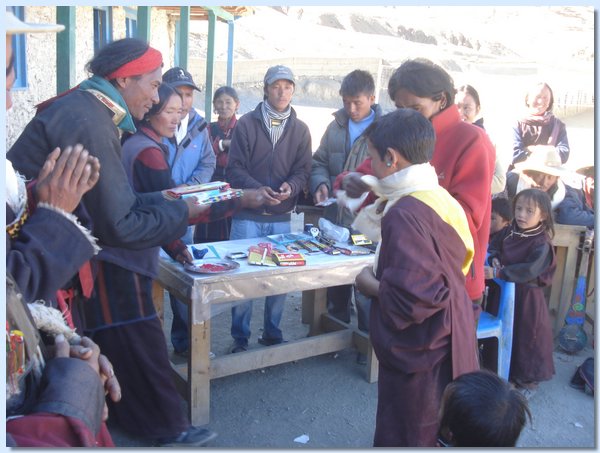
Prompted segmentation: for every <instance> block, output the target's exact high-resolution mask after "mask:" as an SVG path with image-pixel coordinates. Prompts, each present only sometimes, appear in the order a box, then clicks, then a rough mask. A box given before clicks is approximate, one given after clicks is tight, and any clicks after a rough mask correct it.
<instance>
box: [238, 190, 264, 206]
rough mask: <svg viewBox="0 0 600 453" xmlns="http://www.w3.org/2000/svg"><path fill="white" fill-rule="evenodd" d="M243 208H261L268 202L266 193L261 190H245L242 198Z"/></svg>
mask: <svg viewBox="0 0 600 453" xmlns="http://www.w3.org/2000/svg"><path fill="white" fill-rule="evenodd" d="M241 202H242V207H243V208H250V209H254V208H260V207H261V206H262V205H264V204H265V202H266V197H265V192H264V191H263V190H262V188H261V189H244V195H242V198H241Z"/></svg>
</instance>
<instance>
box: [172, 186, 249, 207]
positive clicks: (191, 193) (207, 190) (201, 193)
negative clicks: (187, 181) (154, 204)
mask: <svg viewBox="0 0 600 453" xmlns="http://www.w3.org/2000/svg"><path fill="white" fill-rule="evenodd" d="M243 193H244V191H243V190H241V189H232V188H231V187H230V186H229V183H226V182H222V181H213V182H208V183H204V184H196V185H193V186H183V187H174V188H173V189H168V190H165V191H164V192H163V194H164V196H165V198H167V199H171V200H176V199H181V198H187V197H194V198H195V199H196V203H198V204H201V205H202V204H211V203H217V202H219V201H224V200H230V199H232V198H239V197H241V196H242V195H243Z"/></svg>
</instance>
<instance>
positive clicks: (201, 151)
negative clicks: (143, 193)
mask: <svg viewBox="0 0 600 453" xmlns="http://www.w3.org/2000/svg"><path fill="white" fill-rule="evenodd" d="M163 82H164V83H167V84H169V85H171V86H172V87H173V88H175V90H176V91H177V92H178V93H179V94H180V95H181V97H182V98H183V111H182V114H181V123H180V124H179V126H178V128H177V132H176V133H175V137H173V138H171V139H164V142H165V143H166V144H167V145H168V147H169V165H170V166H171V168H172V171H171V176H172V177H173V181H174V182H175V184H177V185H181V184H188V185H192V184H202V183H205V182H209V181H210V179H211V178H212V175H213V173H214V171H215V165H216V157H215V153H214V152H213V150H212V146H211V143H210V138H209V136H208V128H207V123H206V121H205V120H204V118H202V116H200V114H199V113H198V112H197V111H196V109H195V108H194V107H193V103H194V91H200V88H198V87H197V86H196V84H195V83H194V79H193V78H192V75H191V74H190V73H189V72H188V71H186V70H185V69H183V68H179V67H175V68H171V69H169V70H168V71H167V72H165V73H164V74H163Z"/></svg>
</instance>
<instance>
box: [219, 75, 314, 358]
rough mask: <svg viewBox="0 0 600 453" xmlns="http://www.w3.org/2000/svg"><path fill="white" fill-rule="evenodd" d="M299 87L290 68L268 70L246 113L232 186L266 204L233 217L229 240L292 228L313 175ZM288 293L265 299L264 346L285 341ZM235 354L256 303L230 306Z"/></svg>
mask: <svg viewBox="0 0 600 453" xmlns="http://www.w3.org/2000/svg"><path fill="white" fill-rule="evenodd" d="M295 88H296V85H295V80H294V74H293V73H292V71H291V70H290V68H288V67H286V66H282V65H278V66H273V67H271V68H269V70H268V71H267V73H266V74H265V79H264V100H263V102H261V103H259V104H258V106H257V107H256V109H254V111H252V112H250V113H247V114H246V115H244V116H242V117H241V118H240V119H239V121H238V123H237V126H236V128H235V129H234V132H233V137H232V139H231V145H230V148H229V163H228V165H227V169H226V175H227V180H228V181H229V182H230V183H231V185H232V186H233V187H239V188H242V189H247V188H250V189H257V190H259V191H260V192H261V193H262V195H263V196H264V199H265V203H264V205H263V206H261V207H259V208H254V209H243V210H241V211H239V212H238V213H236V214H235V215H234V216H233V221H232V224H231V233H230V236H229V239H232V240H233V239H246V238H256V237H264V236H267V235H271V234H281V233H289V232H290V220H291V212H292V211H293V210H294V208H295V207H296V201H297V200H298V195H299V194H300V192H302V191H303V190H304V187H305V186H306V184H307V181H308V177H309V175H310V168H311V162H312V149H311V140H310V132H309V130H308V127H307V126H306V124H304V123H303V122H302V121H300V120H299V119H298V118H297V117H296V112H295V111H294V109H293V108H292V107H291V102H292V96H293V94H294V91H295ZM285 297H286V295H285V294H279V295H276V296H268V297H267V298H266V300H265V317H264V319H265V321H264V331H263V335H262V337H260V338H259V339H258V342H259V343H260V344H262V345H265V346H271V345H274V344H279V343H282V342H283V341H284V340H283V335H282V332H281V329H279V322H280V321H281V315H282V313H283V305H284V301H285ZM231 312H232V325H231V335H232V337H233V339H234V344H233V346H232V347H231V352H234V353H235V352H241V351H245V350H246V349H247V348H248V339H249V338H250V317H251V316H252V301H251V300H250V301H245V302H243V303H241V304H238V305H236V306H235V307H233V308H232V309H231Z"/></svg>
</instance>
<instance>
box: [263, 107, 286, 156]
mask: <svg viewBox="0 0 600 453" xmlns="http://www.w3.org/2000/svg"><path fill="white" fill-rule="evenodd" d="M261 112H262V116H263V121H264V122H265V126H267V130H268V131H269V135H270V137H271V143H273V148H275V145H276V144H277V141H278V140H279V139H280V138H281V135H282V134H283V129H284V128H285V124H286V123H287V120H288V118H289V117H290V114H291V113H292V106H291V105H288V107H287V109H285V111H284V112H278V111H277V110H275V109H274V108H273V107H271V105H270V104H269V103H268V102H267V101H263V103H262V104H261Z"/></svg>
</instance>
